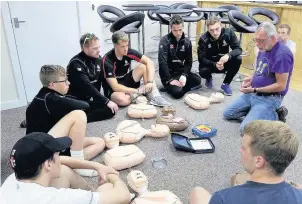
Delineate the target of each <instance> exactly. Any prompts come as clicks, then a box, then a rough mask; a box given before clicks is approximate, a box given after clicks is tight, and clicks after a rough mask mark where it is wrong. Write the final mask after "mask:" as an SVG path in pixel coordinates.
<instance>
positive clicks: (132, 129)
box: [115, 120, 170, 144]
mask: <svg viewBox="0 0 302 204" xmlns="http://www.w3.org/2000/svg"><path fill="white" fill-rule="evenodd" d="M169 132H170V129H169V127H168V126H167V125H161V124H156V125H152V126H151V129H145V128H143V127H142V126H141V125H140V123H139V122H137V121H135V120H124V121H122V122H121V123H120V124H118V126H117V128H116V130H115V133H116V135H117V136H118V137H119V141H120V142H121V143H127V144H129V143H135V142H138V141H140V140H141V139H142V138H143V137H144V136H150V137H165V136H167V135H168V134H169Z"/></svg>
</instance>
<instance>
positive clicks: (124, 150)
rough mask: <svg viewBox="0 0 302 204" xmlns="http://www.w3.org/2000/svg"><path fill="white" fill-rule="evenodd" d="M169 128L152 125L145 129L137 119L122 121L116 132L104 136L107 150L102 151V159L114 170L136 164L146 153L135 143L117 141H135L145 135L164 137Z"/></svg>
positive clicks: (141, 160) (142, 159)
mask: <svg viewBox="0 0 302 204" xmlns="http://www.w3.org/2000/svg"><path fill="white" fill-rule="evenodd" d="M169 131H170V129H169V128H168V127H167V126H166V125H157V124H156V125H152V126H151V129H150V130H146V129H144V128H143V127H141V125H140V124H139V123H138V122H137V121H133V120H125V121H122V122H121V123H120V124H119V125H118V127H117V129H116V133H117V134H116V133H113V132H109V133H106V134H105V136H104V140H105V144H106V147H107V148H109V149H110V150H107V151H106V152H105V153H104V156H103V161H104V162H105V164H106V165H107V166H111V167H112V168H114V169H115V170H123V169H127V168H130V167H133V166H136V165H138V164H140V163H141V162H143V161H144V159H145V157H146V155H145V154H144V152H143V151H142V150H141V149H140V148H138V147H137V146H136V145H133V144H130V145H124V146H119V143H120V142H122V143H135V142H137V141H139V140H141V138H142V137H143V136H145V135H147V136H150V137H164V136H167V135H168V134H169Z"/></svg>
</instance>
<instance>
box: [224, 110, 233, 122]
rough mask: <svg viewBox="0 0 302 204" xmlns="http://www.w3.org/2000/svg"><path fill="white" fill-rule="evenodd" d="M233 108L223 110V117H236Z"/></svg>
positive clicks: (228, 118) (229, 118) (227, 118)
mask: <svg viewBox="0 0 302 204" xmlns="http://www.w3.org/2000/svg"><path fill="white" fill-rule="evenodd" d="M233 112H234V111H233V110H231V109H230V108H226V109H225V110H224V111H223V118H224V119H226V120H231V119H233V118H234V116H233Z"/></svg>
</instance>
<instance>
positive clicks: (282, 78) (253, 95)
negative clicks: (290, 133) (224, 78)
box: [223, 22, 294, 132]
mask: <svg viewBox="0 0 302 204" xmlns="http://www.w3.org/2000/svg"><path fill="white" fill-rule="evenodd" d="M253 41H254V42H255V44H256V46H257V47H258V48H259V50H260V52H259V54H258V57H257V63H256V70H255V72H254V74H253V76H250V77H246V78H245V79H244V81H243V83H242V85H241V87H240V91H241V92H242V93H243V94H242V95H241V96H240V97H239V98H238V99H236V100H235V101H234V102H233V103H232V104H231V105H230V106H229V107H227V108H226V110H225V111H224V113H223V115H224V118H225V119H227V120H234V119H241V118H242V117H245V118H244V119H243V121H242V123H241V126H240V131H241V132H242V130H243V128H244V126H245V125H246V124H247V123H248V122H250V121H254V120H259V119H264V120H282V121H284V122H285V116H286V114H287V109H286V108H284V107H282V108H279V107H280V105H281V103H282V100H283V98H284V96H285V95H286V93H287V91H288V87H289V83H290V79H291V75H292V71H293V65H294V58H293V54H292V52H291V51H290V49H289V48H288V47H287V46H286V45H284V44H283V43H281V42H279V41H278V35H277V31H276V28H275V26H274V25H273V24H272V23H270V22H264V23H261V24H260V25H259V26H258V28H257V30H256V32H255V37H254V38H253Z"/></svg>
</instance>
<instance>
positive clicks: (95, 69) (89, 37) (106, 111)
mask: <svg viewBox="0 0 302 204" xmlns="http://www.w3.org/2000/svg"><path fill="white" fill-rule="evenodd" d="M80 45H81V48H82V51H81V52H80V53H79V54H77V55H76V56H74V57H73V58H72V59H71V60H70V62H69V64H68V66H67V75H68V80H69V81H70V86H69V91H68V95H72V96H75V97H76V98H77V99H80V100H83V101H86V102H87V103H88V104H89V106H90V110H91V111H92V112H93V113H94V114H93V117H91V118H89V121H88V122H92V121H100V120H105V119H109V118H112V117H113V116H114V114H115V113H116V112H117V111H118V106H117V105H116V104H115V103H114V102H112V101H110V100H109V99H108V98H107V97H105V96H103V95H102V94H101V93H100V90H101V86H102V81H103V79H104V78H103V73H102V69H101V66H102V58H101V57H100V42H99V39H98V38H97V37H96V36H95V35H94V34H90V33H86V34H84V35H83V36H82V37H81V39H80Z"/></svg>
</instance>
